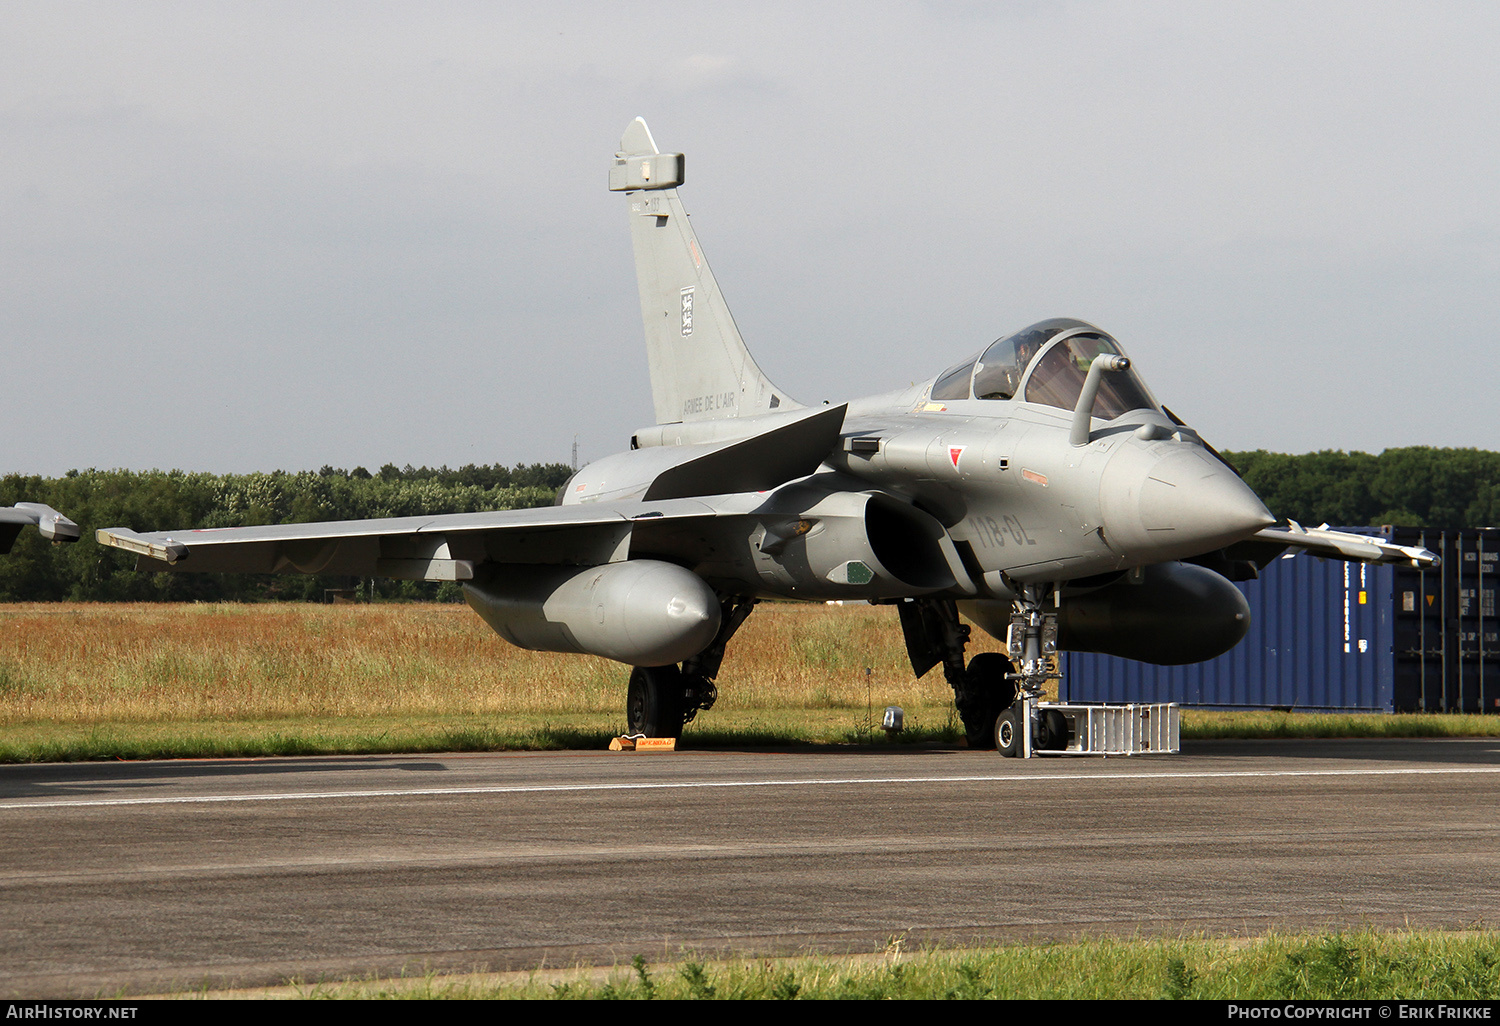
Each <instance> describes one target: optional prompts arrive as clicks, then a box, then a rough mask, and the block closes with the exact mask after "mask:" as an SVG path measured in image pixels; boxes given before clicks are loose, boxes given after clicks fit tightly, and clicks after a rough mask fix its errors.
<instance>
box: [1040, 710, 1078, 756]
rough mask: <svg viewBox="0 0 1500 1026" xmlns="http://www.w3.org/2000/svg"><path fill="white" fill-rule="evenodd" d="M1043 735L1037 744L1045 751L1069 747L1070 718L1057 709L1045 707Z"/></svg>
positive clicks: (1042, 718)
mask: <svg viewBox="0 0 1500 1026" xmlns="http://www.w3.org/2000/svg"><path fill="white" fill-rule="evenodd" d="M1039 725H1040V727H1041V730H1040V731H1039V733H1040V734H1041V736H1040V737H1039V738H1037V743H1036V746H1037V748H1039V749H1041V750H1042V751H1044V752H1060V751H1062V750H1063V749H1064V748H1067V747H1068V741H1069V740H1070V738H1069V736H1068V735H1069V733H1070V731H1069V730H1068V718H1067V717H1066V716H1064V715H1063V714H1062V713H1060V712H1058V711H1057V710H1056V709H1043V710H1042V715H1041V719H1040V724H1039Z"/></svg>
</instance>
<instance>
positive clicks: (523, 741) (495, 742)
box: [0, 706, 1500, 763]
mask: <svg viewBox="0 0 1500 1026" xmlns="http://www.w3.org/2000/svg"><path fill="white" fill-rule="evenodd" d="M882 709H883V707H880V708H873V707H872V708H871V709H869V710H866V709H837V708H835V709H829V708H823V707H814V708H806V709H740V710H726V711H724V712H720V711H718V710H712V711H710V712H707V713H701V714H699V717H698V719H697V720H696V721H695V722H693V723H691V724H689V726H688V728H687V730H686V732H685V733H684V735H683V739H682V742H681V745H682V747H683V748H692V749H699V750H702V749H713V748H724V749H732V748H763V747H781V748H785V747H793V748H795V747H812V746H830V745H835V746H836V745H849V746H860V745H864V746H869V745H892V744H894V745H899V746H922V745H928V746H957V745H962V744H963V743H964V742H963V731H962V729H961V728H960V726H959V723H958V719H957V716H956V715H955V714H954V713H953V710H952V707H951V706H926V707H919V708H915V709H912V708H908V709H907V710H906V730H904V731H903V732H902V733H900V734H897V735H894V736H892V735H887V734H886V733H885V732H884V731H882V730H880V729H879V727H878V725H877V724H878V722H879V719H880V714H881V712H882ZM624 729H625V725H624V719H623V716H621V715H610V714H606V713H587V712H581V713H580V712H571V713H569V712H556V713H548V714H543V713H514V714H504V713H485V714H471V713H453V714H420V715H412V716H395V715H378V716H375V715H372V716H348V717H334V716H325V717H320V716H291V717H271V718H260V719H252V718H247V719H227V720H212V719H205V720H196V719H188V720H169V721H139V720H101V721H96V722H92V723H88V722H84V723H79V722H68V723H57V722H42V721H31V722H21V723H11V724H4V725H0V763H19V762H82V761H90V760H114V759H209V758H255V757H265V756H292V755H382V754H400V753H412V752H504V751H564V750H591V751H598V750H600V749H603V748H604V747H606V746H607V745H608V744H609V741H610V739H611V738H613V737H615V736H617V735H618V734H620V733H623V732H624ZM1497 735H1500V717H1482V716H1454V715H1424V716H1418V715H1409V716H1380V715H1373V714H1371V715H1323V714H1305V713H1274V712H1253V711H1252V712H1228V713H1226V712H1205V711H1199V710H1186V711H1184V712H1183V716H1182V739H1183V741H1184V743H1185V744H1191V742H1192V741H1195V740H1212V739H1226V738H1247V739H1255V738H1308V739H1317V738H1355V737H1370V738H1393V737H1494V736H1497Z"/></svg>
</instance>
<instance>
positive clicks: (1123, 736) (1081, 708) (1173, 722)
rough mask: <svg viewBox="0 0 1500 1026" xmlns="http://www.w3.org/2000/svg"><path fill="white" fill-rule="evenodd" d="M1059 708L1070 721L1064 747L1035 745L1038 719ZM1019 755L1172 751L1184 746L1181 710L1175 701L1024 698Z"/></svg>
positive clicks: (1148, 753) (1156, 752)
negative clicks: (1117, 702)
mask: <svg viewBox="0 0 1500 1026" xmlns="http://www.w3.org/2000/svg"><path fill="white" fill-rule="evenodd" d="M1053 710H1055V711H1056V712H1059V713H1061V714H1062V715H1063V718H1064V719H1066V720H1067V721H1068V743H1067V745H1066V746H1065V747H1063V748H1050V749H1042V748H1037V747H1035V746H1034V745H1033V743H1032V741H1033V738H1032V734H1033V731H1034V730H1035V728H1036V720H1037V718H1038V717H1039V716H1040V715H1041V714H1043V713H1045V712H1048V711H1053ZM1022 722H1023V723H1025V724H1026V728H1027V729H1026V731H1025V733H1024V735H1023V742H1022V743H1023V745H1024V747H1023V748H1022V751H1021V755H1022V757H1023V758H1028V759H1029V758H1031V757H1033V756H1037V755H1104V756H1110V755H1170V754H1173V753H1176V752H1179V751H1181V750H1182V740H1181V736H1180V734H1181V715H1180V711H1179V709H1178V706H1177V703H1176V702H1153V703H1142V704H1137V703H1134V702H1132V703H1129V704H1126V705H1102V704H1101V705H1094V704H1085V703H1081V702H1035V701H1033V700H1031V699H1026V715H1024V716H1023V717H1022Z"/></svg>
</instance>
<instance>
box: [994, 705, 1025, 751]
mask: <svg viewBox="0 0 1500 1026" xmlns="http://www.w3.org/2000/svg"><path fill="white" fill-rule="evenodd" d="M1021 712H1022V710H1021V707H1020V706H1019V705H1012V706H1010V707H1009V708H1008V709H1006V710H1005V711H1003V712H1002V713H1000V715H999V716H997V717H996V718H995V750H996V751H998V752H999V753H1000V754H1001V755H1003V756H1005V757H1006V758H1007V759H1014V758H1015V757H1016V756H1018V755H1020V754H1021V745H1022V741H1021Z"/></svg>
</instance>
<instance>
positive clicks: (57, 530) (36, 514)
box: [0, 502, 78, 554]
mask: <svg viewBox="0 0 1500 1026" xmlns="http://www.w3.org/2000/svg"><path fill="white" fill-rule="evenodd" d="M31 525H35V526H36V529H37V530H38V531H39V532H41V535H42V537H43V538H46V539H47V540H48V541H50V542H52V544H54V545H57V544H60V543H62V542H76V541H77V540H78V525H77V524H75V523H73V521H71V520H69V519H68V518H67V517H65V516H63V515H62V514H61V513H59V512H58V511H57V510H55V509H53V508H52V507H51V506H45V505H43V504H42V503H40V502H18V503H16V504H15V505H14V506H0V554H3V553H6V552H9V551H10V549H11V546H12V545H14V544H15V543H16V538H17V536H19V535H20V533H21V528H23V527H27V526H31Z"/></svg>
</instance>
